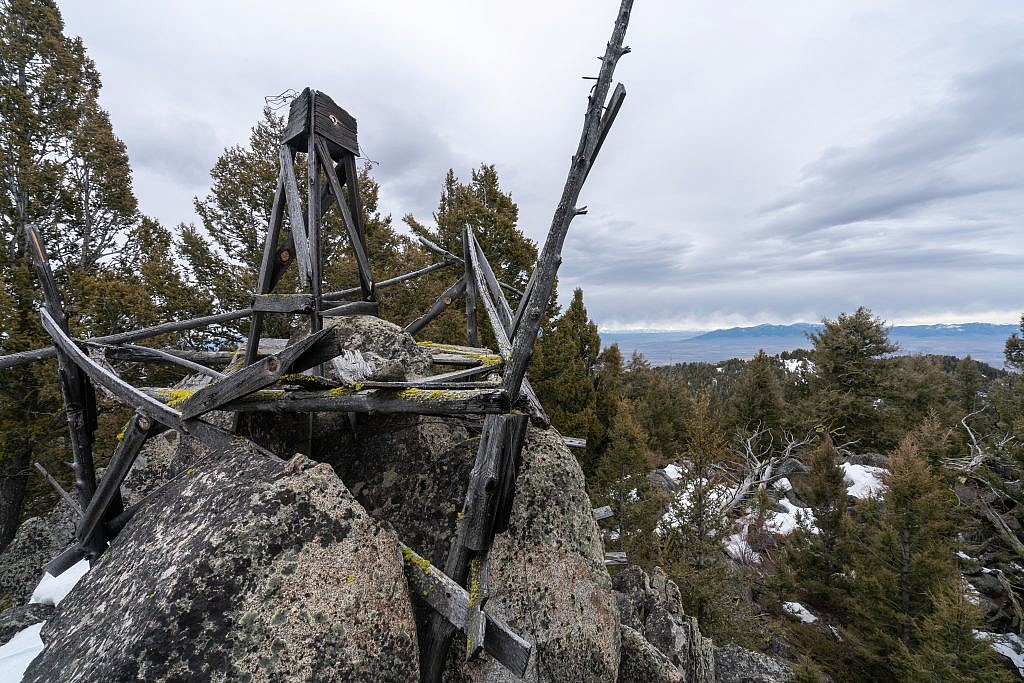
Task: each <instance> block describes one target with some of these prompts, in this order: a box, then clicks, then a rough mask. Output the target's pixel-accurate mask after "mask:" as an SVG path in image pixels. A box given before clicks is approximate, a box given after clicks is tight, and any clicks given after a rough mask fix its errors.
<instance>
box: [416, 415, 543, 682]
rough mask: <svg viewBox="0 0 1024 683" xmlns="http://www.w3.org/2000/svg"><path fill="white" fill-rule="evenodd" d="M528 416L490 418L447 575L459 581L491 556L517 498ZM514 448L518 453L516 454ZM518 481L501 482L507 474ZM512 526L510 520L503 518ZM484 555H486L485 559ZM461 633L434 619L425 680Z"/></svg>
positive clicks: (424, 656) (424, 651) (423, 666)
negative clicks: (475, 562) (500, 516)
mask: <svg viewBox="0 0 1024 683" xmlns="http://www.w3.org/2000/svg"><path fill="white" fill-rule="evenodd" d="M527 420H528V418H527V416H526V415H488V416H487V418H486V419H485V420H484V426H483V431H482V433H481V435H480V445H479V447H478V449H477V454H476V460H475V461H474V463H473V469H472V471H471V472H470V477H469V486H468V487H467V492H466V502H465V505H464V507H463V510H462V513H463V514H462V519H461V520H460V522H459V526H458V529H457V531H456V533H455V538H453V539H452V545H451V549H450V550H449V552H448V559H447V561H446V562H445V574H447V575H448V576H449V577H451V578H452V579H454V580H455V582H456V583H459V584H465V583H466V579H467V576H468V574H469V569H470V565H471V563H472V562H473V559H474V557H476V556H478V555H480V554H486V551H487V549H488V548H489V547H490V543H491V539H492V538H493V535H494V532H495V529H496V527H497V526H499V524H498V523H497V522H498V520H497V514H498V513H499V511H500V513H501V514H504V515H506V517H507V510H509V509H511V508H510V507H509V506H510V502H508V501H505V500H499V497H502V496H507V497H508V498H509V499H511V497H512V495H513V494H514V490H515V484H514V477H515V466H514V465H512V466H510V464H509V463H510V462H512V463H515V462H517V461H518V458H519V457H520V452H521V449H522V443H523V436H524V435H525V432H526V426H527ZM513 449H514V450H513ZM503 473H504V474H506V475H509V474H510V475H511V478H512V481H511V482H505V483H506V485H505V486H503V485H502V482H501V481H500V477H501V475H502V474H503ZM502 522H503V523H507V519H505V520H502ZM483 559H485V558H484V557H480V560H481V561H482V560H483ZM454 633H455V631H454V629H453V628H452V627H451V625H450V624H448V623H446V622H444V621H443V620H441V619H438V618H436V617H435V618H434V619H432V620H431V624H430V630H429V632H428V634H427V639H426V643H424V645H423V647H422V648H421V657H420V671H421V675H422V678H423V680H425V681H439V680H440V677H441V673H442V671H443V669H444V662H445V660H446V658H447V654H448V648H449V646H450V645H451V639H452V636H453V635H454Z"/></svg>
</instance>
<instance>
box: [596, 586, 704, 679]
mask: <svg viewBox="0 0 1024 683" xmlns="http://www.w3.org/2000/svg"><path fill="white" fill-rule="evenodd" d="M614 585H615V591H616V596H617V597H618V601H619V611H620V614H621V618H622V624H623V626H628V627H630V628H633V629H635V630H636V631H637V632H638V633H639V634H640V635H642V636H643V637H644V639H646V640H647V641H648V642H649V643H650V644H651V645H652V646H654V647H655V648H656V649H657V650H658V651H659V652H661V653H662V654H664V655H665V656H666V657H667V658H668V660H669V661H670V662H671V663H672V664H673V666H675V667H676V669H677V670H678V671H679V673H680V674H681V675H682V676H683V679H682V680H684V681H686V682H687V683H712V682H713V681H714V680H715V654H714V645H713V643H712V642H711V639H710V638H705V637H704V636H702V635H701V633H700V628H699V627H698V626H697V620H696V619H694V618H693V617H690V616H687V615H686V613H685V612H683V606H682V599H681V596H680V593H679V588H678V586H676V584H675V583H674V582H673V581H671V580H669V579H668V577H666V576H665V572H664V571H662V570H661V569H660V568H659V567H655V568H654V569H653V570H652V572H651V575H650V576H648V575H647V573H646V572H644V570H643V569H641V568H640V567H636V566H631V567H627V568H625V569H623V570H622V571H620V572H619V573H618V574H617V575H616V577H615V581H614ZM621 680H627V679H621Z"/></svg>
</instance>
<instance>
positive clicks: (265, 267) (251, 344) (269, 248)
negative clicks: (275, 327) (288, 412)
mask: <svg viewBox="0 0 1024 683" xmlns="http://www.w3.org/2000/svg"><path fill="white" fill-rule="evenodd" d="M284 203H285V199H284V180H283V178H282V177H281V175H280V174H278V176H277V188H276V189H275V190H274V203H273V205H271V207H270V222H269V223H268V225H267V237H266V240H265V241H264V244H263V261H262V263H261V264H260V274H259V280H258V281H257V283H256V292H257V294H267V293H269V292H270V291H272V290H273V289H274V284H275V279H274V271H275V267H276V265H277V258H279V253H278V251H277V242H278V239H279V238H280V237H281V220H282V218H283V216H284ZM286 263H287V259H286ZM262 333H263V313H262V312H254V313H253V314H252V320H251V321H250V322H249V334H248V341H247V343H246V346H245V348H246V365H249V364H251V363H253V362H255V361H256V349H257V348H259V343H260V335H261V334H262ZM250 355H251V356H252V358H249V356H250Z"/></svg>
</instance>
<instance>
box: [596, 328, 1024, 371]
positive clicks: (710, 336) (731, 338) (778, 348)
mask: <svg viewBox="0 0 1024 683" xmlns="http://www.w3.org/2000/svg"><path fill="white" fill-rule="evenodd" d="M820 329H821V325H817V324H811V323H795V324H793V325H757V326H754V327H731V328H729V329H725V330H714V331H711V332H701V331H677V332H662V331H658V332H617V331H614V330H610V331H606V332H602V333H601V342H602V343H603V345H604V346H610V345H611V344H615V343H617V344H618V345H619V348H620V349H621V350H622V355H623V357H624V358H626V359H628V358H629V356H630V355H631V354H632V353H633V351H638V352H640V353H642V354H643V355H644V357H646V358H647V360H648V361H649V362H650V363H651V364H653V365H669V364H671V363H692V362H705V363H717V362H720V361H723V360H728V359H730V358H751V357H753V356H754V355H755V354H756V353H757V352H758V350H759V349H764V350H765V352H766V353H769V354H772V355H774V354H777V353H782V352H783V351H792V350H794V349H801V348H802V349H809V348H810V347H811V342H810V340H809V339H808V338H807V335H808V334H810V333H811V332H817V331H818V330H820ZM1018 330H1019V328H1018V326H1017V325H993V324H990V323H962V324H957V325H901V326H895V327H892V328H890V330H889V338H890V339H891V340H893V341H894V342H896V343H897V344H899V346H900V351H899V353H901V354H914V353H922V354H924V353H929V354H938V355H946V356H958V357H961V358H962V357H963V356H967V355H970V356H971V357H972V358H974V359H975V360H979V361H983V362H985V363H988V364H989V365H992V366H994V367H997V368H1001V367H1003V346H1004V345H1005V344H1006V339H1007V337H1009V336H1010V335H1011V334H1013V333H1014V332H1016V331H1018Z"/></svg>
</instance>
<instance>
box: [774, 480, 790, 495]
mask: <svg viewBox="0 0 1024 683" xmlns="http://www.w3.org/2000/svg"><path fill="white" fill-rule="evenodd" d="M772 486H774V487H775V488H776V490H778V491H782V492H783V493H785V492H786V491H792V490H793V482H791V481H790V480H789V479H788V478H787V477H783V478H782V479H779V480H778V481H776V482H775V483H774V484H772Z"/></svg>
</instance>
